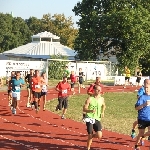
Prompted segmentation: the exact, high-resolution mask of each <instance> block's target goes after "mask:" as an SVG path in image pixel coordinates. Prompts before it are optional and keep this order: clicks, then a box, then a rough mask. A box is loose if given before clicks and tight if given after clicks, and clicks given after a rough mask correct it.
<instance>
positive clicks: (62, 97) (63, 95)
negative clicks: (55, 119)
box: [56, 76, 71, 119]
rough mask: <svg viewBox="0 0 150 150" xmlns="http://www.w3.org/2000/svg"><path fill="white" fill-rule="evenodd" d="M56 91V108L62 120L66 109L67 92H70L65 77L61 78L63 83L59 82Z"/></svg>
mask: <svg viewBox="0 0 150 150" xmlns="http://www.w3.org/2000/svg"><path fill="white" fill-rule="evenodd" d="M56 91H58V105H57V107H56V111H57V110H62V108H64V109H63V112H62V117H61V118H62V119H65V116H64V115H65V114H66V112H67V108H68V91H71V87H70V84H69V83H68V81H67V76H64V77H63V81H61V82H59V83H58V84H57V86H56Z"/></svg>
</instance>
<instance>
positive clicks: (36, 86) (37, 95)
mask: <svg viewBox="0 0 150 150" xmlns="http://www.w3.org/2000/svg"><path fill="white" fill-rule="evenodd" d="M41 90H42V78H41V76H40V73H39V70H35V75H34V77H33V78H32V91H34V93H33V94H34V106H35V110H36V113H37V112H38V111H39V109H40V100H41Z"/></svg>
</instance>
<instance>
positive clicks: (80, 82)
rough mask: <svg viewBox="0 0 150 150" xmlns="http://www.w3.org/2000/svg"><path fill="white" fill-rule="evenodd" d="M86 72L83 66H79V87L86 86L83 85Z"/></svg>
mask: <svg viewBox="0 0 150 150" xmlns="http://www.w3.org/2000/svg"><path fill="white" fill-rule="evenodd" d="M84 76H85V75H84V72H82V68H79V87H80V88H84V89H85V86H84V85H83V81H84V79H83V77H84Z"/></svg>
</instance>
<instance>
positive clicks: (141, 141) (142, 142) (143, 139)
mask: <svg viewBox="0 0 150 150" xmlns="http://www.w3.org/2000/svg"><path fill="white" fill-rule="evenodd" d="M144 141H145V138H141V140H140V143H141V145H142V146H143V145H144Z"/></svg>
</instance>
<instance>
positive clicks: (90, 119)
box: [84, 118, 95, 124]
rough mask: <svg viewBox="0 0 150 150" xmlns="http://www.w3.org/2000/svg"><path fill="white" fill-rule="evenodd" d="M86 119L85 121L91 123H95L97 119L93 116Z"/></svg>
mask: <svg viewBox="0 0 150 150" xmlns="http://www.w3.org/2000/svg"><path fill="white" fill-rule="evenodd" d="M84 121H85V122H89V123H91V124H94V123H95V119H93V118H85V119H84Z"/></svg>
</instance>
